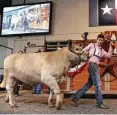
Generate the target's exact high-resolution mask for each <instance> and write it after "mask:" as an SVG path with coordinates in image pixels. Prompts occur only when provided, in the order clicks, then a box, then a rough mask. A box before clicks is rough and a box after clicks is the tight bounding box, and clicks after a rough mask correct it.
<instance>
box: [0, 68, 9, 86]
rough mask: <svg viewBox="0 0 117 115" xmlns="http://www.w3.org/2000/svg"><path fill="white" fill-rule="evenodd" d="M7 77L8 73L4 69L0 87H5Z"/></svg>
mask: <svg viewBox="0 0 117 115" xmlns="http://www.w3.org/2000/svg"><path fill="white" fill-rule="evenodd" d="M7 77H8V73H7V71H6V70H5V69H4V79H3V81H2V83H1V84H0V87H1V88H5V87H6V81H7Z"/></svg>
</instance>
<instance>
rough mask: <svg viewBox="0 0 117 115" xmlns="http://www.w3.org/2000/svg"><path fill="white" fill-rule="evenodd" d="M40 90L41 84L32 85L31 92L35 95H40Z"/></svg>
mask: <svg viewBox="0 0 117 115" xmlns="http://www.w3.org/2000/svg"><path fill="white" fill-rule="evenodd" d="M41 90H42V84H41V83H40V84H37V85H33V91H34V92H35V93H36V94H37V93H41Z"/></svg>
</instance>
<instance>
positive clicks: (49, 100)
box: [48, 90, 54, 107]
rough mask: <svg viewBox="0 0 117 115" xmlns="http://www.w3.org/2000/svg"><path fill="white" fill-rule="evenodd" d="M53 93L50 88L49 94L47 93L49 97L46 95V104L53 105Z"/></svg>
mask: <svg viewBox="0 0 117 115" xmlns="http://www.w3.org/2000/svg"><path fill="white" fill-rule="evenodd" d="M53 95H54V92H53V91H52V90H50V94H49V97H48V105H49V107H53V106H54V105H53V103H52V102H53Z"/></svg>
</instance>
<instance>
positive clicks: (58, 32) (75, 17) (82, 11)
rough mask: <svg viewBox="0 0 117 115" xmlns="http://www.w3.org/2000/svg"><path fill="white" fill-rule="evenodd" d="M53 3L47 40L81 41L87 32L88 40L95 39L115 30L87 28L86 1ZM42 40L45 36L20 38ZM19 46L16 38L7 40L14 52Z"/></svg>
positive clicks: (15, 1) (23, 38) (105, 27)
mask: <svg viewBox="0 0 117 115" xmlns="http://www.w3.org/2000/svg"><path fill="white" fill-rule="evenodd" d="M25 1H26V3H36V2H39V1H38V0H25ZM42 1H47V0H40V2H42ZM23 2H24V1H23V0H18V1H17V0H13V1H12V4H23ZM53 2H54V5H53V21H52V34H51V35H48V36H46V39H47V40H67V39H74V40H77V39H82V38H81V34H82V33H83V32H85V31H88V32H89V36H88V39H95V38H96V36H97V34H98V33H99V32H103V31H105V30H116V29H117V27H116V26H103V27H89V12H88V11H89V3H88V0H53ZM43 38H45V36H31V37H30V36H28V37H22V40H23V41H24V40H25V41H30V42H33V40H35V41H36V43H37V44H38V43H39V41H38V40H39V39H43ZM16 41H17V43H16ZM23 43H24V42H22V43H21V44H22V45H21V49H22V47H24V46H23V45H24V44H23ZM11 44H12V45H11ZM14 44H15V45H14ZM19 44H20V41H19V40H18V37H14V38H8V46H12V47H13V48H15V51H18V50H19V49H20V45H19ZM16 46H17V47H16Z"/></svg>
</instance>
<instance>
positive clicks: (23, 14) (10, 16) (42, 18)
mask: <svg viewBox="0 0 117 115" xmlns="http://www.w3.org/2000/svg"><path fill="white" fill-rule="evenodd" d="M1 17H2V19H1V36H18V35H19V36H22V35H34V34H38V35H39V34H40V35H47V34H51V26H52V25H51V22H52V2H51V1H50V2H41V3H35V4H23V5H14V6H9V7H3V13H2V16H1Z"/></svg>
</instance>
